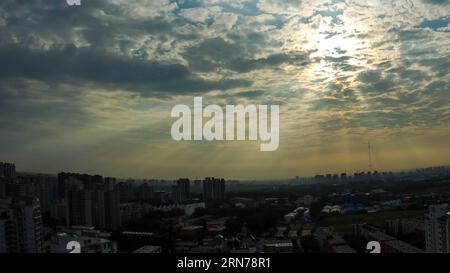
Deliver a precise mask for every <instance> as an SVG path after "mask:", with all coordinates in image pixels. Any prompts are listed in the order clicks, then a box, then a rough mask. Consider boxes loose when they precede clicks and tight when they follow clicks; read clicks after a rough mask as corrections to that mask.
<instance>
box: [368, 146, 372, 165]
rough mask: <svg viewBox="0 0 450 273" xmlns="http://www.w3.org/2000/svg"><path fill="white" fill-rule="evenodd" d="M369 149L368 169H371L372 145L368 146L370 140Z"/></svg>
mask: <svg viewBox="0 0 450 273" xmlns="http://www.w3.org/2000/svg"><path fill="white" fill-rule="evenodd" d="M368 149H369V171H372V147H371V146H370V141H369V144H368Z"/></svg>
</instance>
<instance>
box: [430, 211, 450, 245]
mask: <svg viewBox="0 0 450 273" xmlns="http://www.w3.org/2000/svg"><path fill="white" fill-rule="evenodd" d="M449 222H450V213H449V208H448V205H447V204H441V205H432V206H429V207H428V213H427V214H426V215H425V240H426V251H427V252H428V253H450V247H449V240H450V237H449V233H450V232H449V228H450V225H449Z"/></svg>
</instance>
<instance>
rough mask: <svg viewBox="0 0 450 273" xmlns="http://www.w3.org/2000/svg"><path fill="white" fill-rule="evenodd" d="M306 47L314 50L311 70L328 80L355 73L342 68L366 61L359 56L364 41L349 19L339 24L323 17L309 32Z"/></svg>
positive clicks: (362, 63)
mask: <svg viewBox="0 0 450 273" xmlns="http://www.w3.org/2000/svg"><path fill="white" fill-rule="evenodd" d="M305 47H306V48H307V49H308V50H311V51H313V53H312V54H311V58H312V59H313V60H315V62H314V65H313V66H312V67H311V72H312V73H313V74H315V75H316V76H318V77H320V78H326V81H331V80H334V79H335V78H336V77H337V76H342V75H345V74H350V73H353V72H351V71H347V70H344V69H342V67H345V66H346V65H350V66H362V65H364V61H363V60H361V59H359V58H358V52H359V50H360V49H361V48H362V41H361V40H359V39H358V38H357V35H355V29H354V28H353V27H352V25H351V24H350V23H349V21H348V20H346V21H345V23H342V24H339V25H337V24H334V23H332V22H331V21H330V20H326V19H325V18H322V20H321V21H320V22H319V24H318V27H316V28H314V29H312V30H311V32H310V33H309V36H308V43H307V44H306V45H305Z"/></svg>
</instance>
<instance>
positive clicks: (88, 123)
mask: <svg viewBox="0 0 450 273" xmlns="http://www.w3.org/2000/svg"><path fill="white" fill-rule="evenodd" d="M24 18H27V19H24ZM449 22H450V2H449V1H433V0H401V1H393V0H367V1H353V0H319V1H299V0H289V1H269V0H242V1H233V2H232V3H230V1H222V0H218V1H203V0H179V1H169V0H152V1H144V0H133V1H125V0H110V1H106V0H92V1H82V4H81V6H69V5H67V3H66V1H63V0H61V1H51V3H49V2H46V1H27V2H25V1H12V0H6V1H2V2H1V3H0V63H2V67H1V68H0V131H1V132H2V134H1V135H0V150H1V151H2V154H1V157H2V158H1V160H3V161H7V162H15V163H16V164H17V166H19V168H18V169H19V170H24V171H28V172H39V173H53V174H56V173H59V172H61V171H74V172H80V173H102V174H105V175H107V176H113V177H123V178H125V177H133V178H138V177H142V178H143V177H155V178H170V179H175V178H179V177H208V176H214V177H226V178H228V179H247V180H248V179H277V178H283V179H284V178H292V177H296V176H300V177H306V176H314V175H315V174H323V173H341V172H347V173H353V172H355V171H358V170H361V171H362V170H365V171H367V170H368V150H367V142H368V141H370V143H371V145H372V154H371V160H372V165H373V170H380V171H383V170H389V171H400V170H404V169H414V168H422V167H427V166H441V165H450V142H449V141H448V139H450V127H449V126H448V125H449V124H450V107H449V105H450V97H449V96H450V93H449V92H448V90H449V87H450V86H449V83H450V73H448V72H449V67H450V31H449V26H448V25H449ZM194 96H202V97H203V99H204V101H205V104H217V105H220V106H224V105H227V104H232V105H236V104H243V105H247V104H255V105H261V104H264V105H270V104H276V105H280V138H279V149H278V150H277V151H274V152H270V153H263V152H260V151H259V145H260V143H259V142H255V143H253V142H245V141H244V142H232V143H230V142H208V141H184V142H176V141H174V140H173V139H172V138H171V136H170V127H171V125H172V123H173V122H174V121H175V119H173V118H171V117H170V111H171V108H172V107H173V106H175V105H177V104H186V105H189V106H192V100H193V97H194Z"/></svg>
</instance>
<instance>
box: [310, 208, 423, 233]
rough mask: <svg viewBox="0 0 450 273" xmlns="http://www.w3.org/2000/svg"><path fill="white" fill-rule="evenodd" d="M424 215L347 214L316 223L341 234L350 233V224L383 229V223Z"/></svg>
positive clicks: (414, 212)
mask: <svg viewBox="0 0 450 273" xmlns="http://www.w3.org/2000/svg"><path fill="white" fill-rule="evenodd" d="M424 214H425V210H396V211H383V212H377V213H365V214H348V215H339V216H328V217H324V218H323V219H322V220H321V221H319V222H318V223H317V225H318V226H332V227H334V228H335V230H336V231H337V232H339V233H341V234H349V233H352V224H358V223H368V224H371V225H374V226H379V227H384V225H385V221H386V220H390V219H397V218H415V217H420V216H423V215H424Z"/></svg>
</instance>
